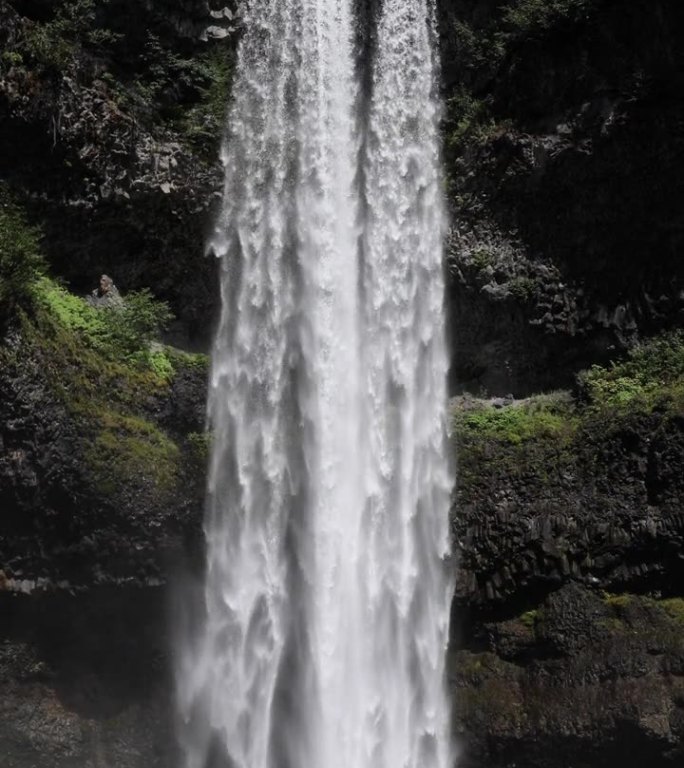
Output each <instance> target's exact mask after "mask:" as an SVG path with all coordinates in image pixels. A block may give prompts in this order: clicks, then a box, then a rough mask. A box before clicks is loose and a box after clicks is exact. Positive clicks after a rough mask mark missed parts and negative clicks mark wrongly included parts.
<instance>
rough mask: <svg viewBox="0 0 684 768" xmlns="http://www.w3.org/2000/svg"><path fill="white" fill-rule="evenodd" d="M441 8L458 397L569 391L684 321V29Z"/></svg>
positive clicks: (672, 19) (635, 16)
mask: <svg viewBox="0 0 684 768" xmlns="http://www.w3.org/2000/svg"><path fill="white" fill-rule="evenodd" d="M440 5H441V11H440V18H441V34H442V40H443V67H444V70H445V73H444V79H445V83H444V89H445V96H446V98H447V120H446V125H445V140H446V146H445V150H446V155H447V171H448V174H449V177H450V201H451V206H452V238H451V245H450V249H449V264H450V271H449V274H450V301H449V306H450V311H451V326H452V338H453V342H454V363H453V369H452V386H453V388H454V389H455V390H460V389H464V388H465V389H470V390H473V389H475V390H477V389H478V388H481V389H483V390H485V391H487V392H488V393H489V394H494V395H497V394H498V395H503V394H506V393H507V392H512V393H513V394H515V395H517V396H522V395H525V394H529V393H530V392H532V391H539V390H542V389H545V388H553V387H558V386H567V385H568V383H569V382H571V381H572V376H573V375H574V373H575V372H576V371H577V370H578V369H580V368H582V367H586V366H587V365H589V364H591V363H594V362H603V361H605V360H606V359H607V358H608V357H609V356H610V355H611V354H614V353H615V351H616V350H618V351H619V350H624V349H625V348H627V347H628V346H629V345H631V344H632V343H634V341H635V340H637V339H638V338H640V337H643V336H645V335H649V334H651V333H653V332H655V331H657V330H659V329H662V328H667V327H671V326H672V325H673V324H677V323H681V321H682V317H683V314H682V313H683V312H684V304H683V303H682V301H683V300H682V288H683V287H684V273H683V272H682V264H681V260H680V259H679V258H678V257H677V253H678V252H679V251H680V250H681V248H682V245H684V243H683V237H684V228H683V227H682V214H681V211H682V209H683V206H682V203H683V202H684V199H683V197H682V195H683V191H682V185H681V182H680V180H679V178H678V171H677V167H678V161H677V158H678V157H679V156H680V154H681V151H682V146H683V144H682V142H683V141H684V139H683V138H682V133H681V130H680V129H679V126H680V125H681V121H682V118H683V117H684V104H683V103H682V100H681V92H682V85H683V84H684V81H683V80H682V71H684V70H683V68H682V52H681V50H680V48H679V47H678V46H677V44H676V42H675V41H676V40H677V39H678V38H679V36H680V35H681V34H682V31H683V30H684V14H683V13H682V9H681V8H679V7H678V6H676V4H673V3H671V2H666V1H665V0H663V1H662V2H655V3H644V2H637V3H632V4H630V6H629V8H626V7H625V6H624V4H619V3H615V2H611V1H610V0H587V1H586V2H581V3H580V2H577V3H573V2H568V3H564V4H563V3H559V4H555V6H553V7H555V8H556V9H557V11H556V12H555V13H551V12H549V13H547V14H544V13H542V10H541V6H540V7H539V8H537V10H536V11H534V12H532V11H530V12H529V13H528V14H527V15H524V13H523V11H518V14H517V15H515V14H512V13H511V11H510V7H509V6H510V4H509V5H506V4H503V3H498V2H481V1H479V0H478V1H477V2H475V1H473V0H443V1H442V2H441V4H440ZM527 5H529V4H527ZM518 7H519V8H523V9H524V8H525V7H526V4H525V3H520V4H518ZM548 7H549V8H550V7H552V4H551V3H549V4H548ZM507 9H508V10H507Z"/></svg>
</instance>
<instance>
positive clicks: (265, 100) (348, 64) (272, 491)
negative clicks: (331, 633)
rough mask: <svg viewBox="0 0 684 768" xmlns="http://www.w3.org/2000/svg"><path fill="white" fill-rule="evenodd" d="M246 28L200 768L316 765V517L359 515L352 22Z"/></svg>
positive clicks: (193, 728) (215, 370)
mask: <svg viewBox="0 0 684 768" xmlns="http://www.w3.org/2000/svg"><path fill="white" fill-rule="evenodd" d="M244 27H245V34H244V37H243V39H242V41H241V44H240V48H239V52H238V64H237V72H236V78H235V84H234V89H233V103H232V108H231V111H230V115H229V119H228V136H227V138H226V142H225V145H224V150H223V162H224V165H225V177H226V180H225V189H224V195H223V209H222V212H221V215H220V217H219V220H218V222H217V226H216V230H215V235H214V237H213V239H212V241H211V244H210V245H211V249H212V250H213V251H214V252H215V253H216V254H217V255H219V256H220V257H221V294H222V315H221V321H220V325H219V329H218V332H217V336H216V342H215V347H214V352H213V362H212V373H211V386H210V393H209V417H210V424H211V427H212V431H213V444H212V452H211V466H210V471H209V492H208V502H207V516H206V523H205V531H206V538H207V573H206V581H205V588H204V603H205V612H206V617H205V621H204V622H203V625H202V629H201V632H200V633H199V636H198V637H195V638H193V639H191V640H190V639H189V640H186V641H185V643H184V644H183V648H182V651H181V654H180V659H179V665H178V675H177V679H178V700H179V714H180V720H181V725H180V733H181V743H182V747H183V750H184V754H185V766H186V768H207V766H211V768H215V767H216V766H221V768H223V767H224V766H231V767H232V766H239V768H306V766H311V767H312V768H313V766H318V765H321V761H320V739H319V738H318V734H319V732H320V728H319V727H318V726H317V725H316V723H317V718H318V715H317V712H318V711H319V710H318V704H317V696H318V693H317V692H318V688H319V681H318V680H317V679H316V677H315V671H314V669H313V665H312V662H311V657H312V654H313V653H314V650H313V646H314V643H315V642H316V641H317V638H314V634H315V632H316V627H315V620H314V618H313V616H314V614H315V611H316V608H317V606H316V604H315V599H314V597H313V596H312V595H311V585H312V584H314V583H315V582H316V579H317V575H316V573H315V559H316V558H315V547H316V542H315V537H314V533H313V532H312V519H313V518H314V515H315V514H317V513H318V511H320V510H321V509H323V508H324V507H325V509H326V511H327V513H328V514H331V515H333V516H337V517H342V516H343V515H344V514H345V513H346V511H347V506H348V505H351V506H352V507H358V504H356V502H353V501H352V500H351V499H350V498H347V491H346V490H345V489H348V488H349V481H348V478H349V477H353V476H354V475H355V474H358V473H355V471H354V469H353V467H354V466H355V464H356V463H357V462H358V451H357V450H356V449H357V444H356V443H357V439H356V431H357V425H358V423H359V417H358V410H359V405H358V379H359V375H358V369H359V362H358V333H357V323H358V316H359V312H358V306H357V292H356V289H357V285H358V275H357V269H356V265H357V239H358V238H357V232H356V219H357V211H356V195H355V193H354V189H353V180H354V174H355V167H356V165H355V158H356V156H357V155H358V148H357V147H356V146H355V144H354V140H353V130H352V129H353V107H354V105H355V103H356V96H355V94H354V85H353V77H352V75H353V66H352V55H351V39H352V25H351V16H350V11H349V3H348V2H347V0H252V1H251V2H248V3H247V4H246V10H245V16H244ZM343 473H344V474H345V476H346V477H347V479H346V480H345V479H344V478H343V477H342V474H343ZM324 496H325V497H326V499H325V504H323V503H322V501H321V499H322V498H323V497H324Z"/></svg>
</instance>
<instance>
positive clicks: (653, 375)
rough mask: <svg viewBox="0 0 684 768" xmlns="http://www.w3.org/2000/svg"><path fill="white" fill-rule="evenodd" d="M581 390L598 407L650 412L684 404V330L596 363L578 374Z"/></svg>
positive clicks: (591, 404)
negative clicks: (607, 361) (621, 357)
mask: <svg viewBox="0 0 684 768" xmlns="http://www.w3.org/2000/svg"><path fill="white" fill-rule="evenodd" d="M579 384H580V390H581V392H582V394H583V395H584V398H585V399H586V400H587V401H588V403H589V405H590V407H592V408H593V409H595V410H601V411H608V410H613V411H615V412H617V413H622V412H625V411H628V410H629V411H631V412H641V413H643V412H649V411H651V410H652V409H653V408H655V407H656V406H663V407H667V406H669V407H671V408H674V409H676V410H679V409H681V408H682V407H684V332H682V331H675V332H673V333H668V334H665V335H663V336H660V337H658V338H656V339H651V340H650V341H648V342H644V343H642V344H640V345H638V346H636V347H635V348H634V349H632V350H631V351H630V352H629V354H628V357H627V359H626V360H624V361H622V362H619V363H614V364H613V365H611V366H609V367H604V366H597V365H595V366H593V367H592V368H590V369H589V370H588V371H585V372H583V373H582V374H580V376H579Z"/></svg>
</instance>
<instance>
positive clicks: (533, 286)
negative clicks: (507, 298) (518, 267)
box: [508, 276, 539, 303]
mask: <svg viewBox="0 0 684 768" xmlns="http://www.w3.org/2000/svg"><path fill="white" fill-rule="evenodd" d="M508 290H509V292H510V294H511V296H513V298H514V299H515V300H516V301H519V302H521V303H525V302H528V301H532V299H534V297H535V295H536V294H537V292H538V290H539V285H538V284H537V282H536V281H535V280H534V279H532V278H531V277H523V276H520V277H514V278H513V279H512V280H511V281H510V282H509V283H508Z"/></svg>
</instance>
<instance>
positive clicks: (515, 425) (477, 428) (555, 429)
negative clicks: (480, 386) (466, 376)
mask: <svg viewBox="0 0 684 768" xmlns="http://www.w3.org/2000/svg"><path fill="white" fill-rule="evenodd" d="M453 415H454V425H453V426H454V431H455V433H456V434H457V435H458V436H459V438H460V440H461V441H464V442H472V441H474V440H478V439H480V438H481V439H483V440H495V441H498V442H502V443H508V444H511V445H519V444H520V443H523V442H525V441H528V440H535V439H540V438H547V437H554V438H557V437H561V436H563V435H571V434H572V433H573V432H574V428H575V426H576V423H575V421H574V418H573V413H572V409H571V407H570V405H569V402H568V398H567V396H566V395H565V393H555V395H542V396H539V397H536V398H529V399H528V400H525V401H522V402H520V403H517V404H512V405H508V406H504V407H495V406H492V405H488V404H484V403H481V404H480V405H479V406H476V407H475V408H474V409H473V410H470V411H461V410H456V411H455V412H454V414H453Z"/></svg>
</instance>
